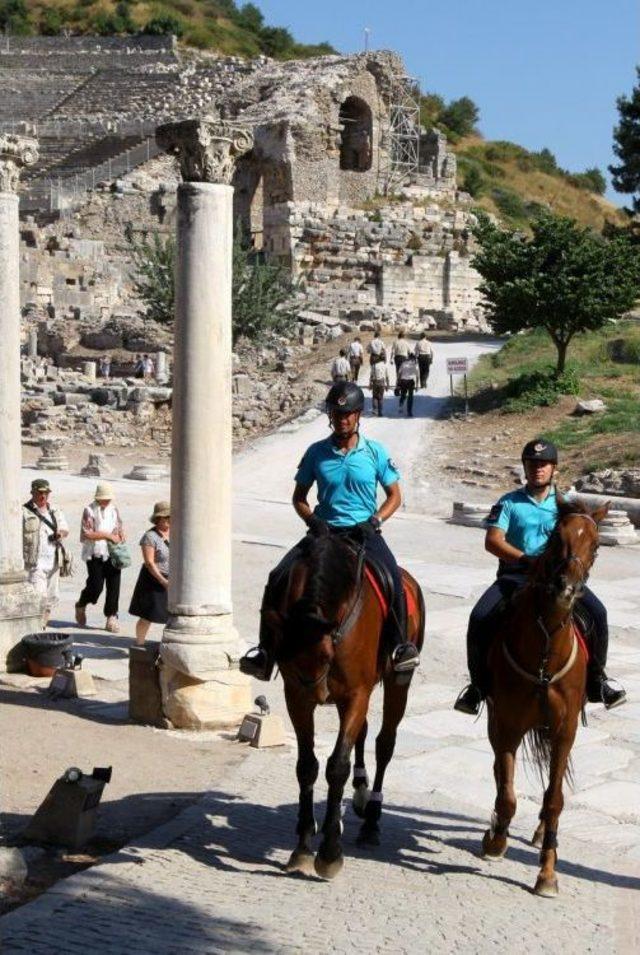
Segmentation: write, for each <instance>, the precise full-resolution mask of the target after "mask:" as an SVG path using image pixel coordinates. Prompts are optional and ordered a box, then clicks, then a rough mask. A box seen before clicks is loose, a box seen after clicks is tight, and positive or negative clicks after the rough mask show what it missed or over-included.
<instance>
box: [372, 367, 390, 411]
mask: <svg viewBox="0 0 640 955" xmlns="http://www.w3.org/2000/svg"><path fill="white" fill-rule="evenodd" d="M369 385H370V387H371V407H372V410H373V413H374V415H375V414H377V415H378V417H379V418H382V407H383V403H384V393H385V391H386V390H387V388H388V387H389V372H388V371H387V365H386V363H385V362H383V361H377V362H376V363H375V365H372V366H371V371H370V373H369Z"/></svg>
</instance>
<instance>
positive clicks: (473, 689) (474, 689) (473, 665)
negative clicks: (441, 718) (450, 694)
mask: <svg viewBox="0 0 640 955" xmlns="http://www.w3.org/2000/svg"><path fill="white" fill-rule="evenodd" d="M487 650H488V647H487V641H486V639H484V637H483V634H481V633H479V632H477V630H476V628H474V627H471V626H470V627H469V628H468V630H467V666H468V668H469V676H470V677H471V683H469V684H468V685H467V686H465V688H464V689H463V690H462V692H461V693H460V694H459V695H458V698H457V700H456V701H455V703H454V704H453V708H454V710H458V712H459V713H468V714H469V715H471V716H477V715H478V713H479V712H480V707H481V706H482V701H483V700H484V698H485V697H486V695H487V693H488V691H489V674H488V670H487Z"/></svg>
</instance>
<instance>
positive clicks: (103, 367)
mask: <svg viewBox="0 0 640 955" xmlns="http://www.w3.org/2000/svg"><path fill="white" fill-rule="evenodd" d="M98 374H99V375H100V377H101V378H104V379H106V380H107V381H108V380H109V378H110V377H111V358H110V357H109V355H102V356H101V357H100V361H99V362H98Z"/></svg>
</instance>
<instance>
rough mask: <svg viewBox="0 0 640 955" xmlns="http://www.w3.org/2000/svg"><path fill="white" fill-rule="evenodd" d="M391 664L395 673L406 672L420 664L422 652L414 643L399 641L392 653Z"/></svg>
mask: <svg viewBox="0 0 640 955" xmlns="http://www.w3.org/2000/svg"><path fill="white" fill-rule="evenodd" d="M391 665H392V666H393V670H394V672H395V673H406V672H407V671H408V670H415V669H416V667H418V666H420V654H419V653H418V650H417V648H416V647H414V645H413V644H412V643H399V644H398V646H397V647H395V648H394V650H393V653H392V654H391Z"/></svg>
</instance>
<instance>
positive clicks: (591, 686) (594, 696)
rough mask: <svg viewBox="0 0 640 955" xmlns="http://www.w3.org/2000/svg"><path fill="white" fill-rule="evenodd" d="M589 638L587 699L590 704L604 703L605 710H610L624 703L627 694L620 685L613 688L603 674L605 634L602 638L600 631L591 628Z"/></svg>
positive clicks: (611, 683)
mask: <svg viewBox="0 0 640 955" xmlns="http://www.w3.org/2000/svg"><path fill="white" fill-rule="evenodd" d="M590 637H591V639H590V649H591V653H590V656H589V664H588V666H587V699H588V700H589V702H590V703H604V706H605V709H607V710H611V709H613V708H614V707H615V706H620V705H621V703H624V702H625V701H626V699H627V693H626V690H625V689H624V687H623V686H620V684H618V685H617V686H614V683H613V682H611V680H609V678H608V677H607V674H606V672H605V669H604V666H605V663H606V662H607V643H608V641H607V639H606V638H607V634H606V632H605V634H604V636H603V634H602V632H601V631H600V629H599V628H598V627H596V626H593V627H592V628H591V633H590ZM615 682H617V681H615Z"/></svg>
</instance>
